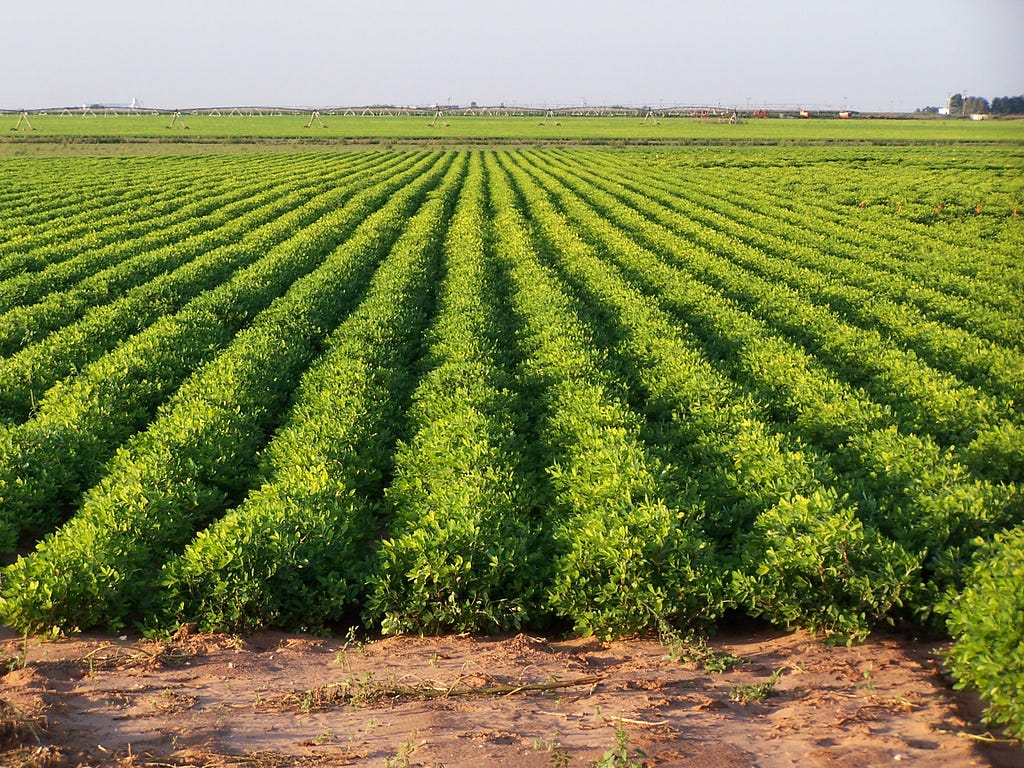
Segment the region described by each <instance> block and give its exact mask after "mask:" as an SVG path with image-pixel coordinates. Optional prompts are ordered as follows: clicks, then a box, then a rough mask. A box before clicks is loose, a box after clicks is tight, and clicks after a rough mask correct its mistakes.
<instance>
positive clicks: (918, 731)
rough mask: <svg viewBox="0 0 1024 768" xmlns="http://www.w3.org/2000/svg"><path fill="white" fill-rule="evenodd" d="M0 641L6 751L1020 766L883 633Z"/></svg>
mask: <svg viewBox="0 0 1024 768" xmlns="http://www.w3.org/2000/svg"><path fill="white" fill-rule="evenodd" d="M0 640H2V642H0V648H2V649H3V650H4V652H5V653H6V654H7V656H6V657H5V656H3V655H0V659H2V660H4V661H5V666H4V667H3V668H2V669H0V673H3V672H4V671H6V670H7V669H8V668H9V667H12V666H13V667H15V668H14V669H13V671H10V672H7V674H6V675H4V676H3V678H2V679H0V702H2V705H0V716H2V717H0V723H2V726H0V764H3V765H24V766H86V765H88V766H152V767H153V768H156V767H157V766H186V765H187V766H200V765H202V766H239V767H241V766H246V767H252V768H263V767H266V768H270V767H275V768H276V767H278V766H282V767H283V766H328V765H329V766H335V765H371V766H372V765H379V766H389V767H390V768H400V767H401V766H429V767H430V768H437V766H447V768H486V767H487V766H495V767H496V768H511V767H512V766H517V767H518V766H524V767H526V768H529V767H530V766H565V765H568V766H589V765H591V764H592V763H593V762H594V761H596V760H599V759H600V758H601V757H602V756H603V755H604V754H605V753H606V752H607V751H608V750H610V749H612V748H613V747H615V746H616V731H617V729H621V732H622V733H624V734H625V736H626V738H628V743H627V745H626V751H627V753H628V756H629V758H630V760H631V761H632V762H633V764H635V765H644V766H685V767H686V768H755V766H756V767H757V768H781V767H782V766H821V767H822V768H826V767H827V768H838V767H839V766H843V767H844V768H869V767H873V766H889V765H892V766H945V767H948V768H968V767H969V766H970V767H972V768H974V767H977V766H987V765H997V766H1006V767H1007V768H1020V767H1021V766H1024V751H1022V750H1021V748H1020V746H1019V745H1000V744H989V743H986V742H984V741H981V740H979V738H977V737H979V736H982V735H983V734H984V733H985V729H984V728H982V727H980V726H979V724H978V722H977V711H978V710H977V704H976V702H975V701H973V700H972V699H971V697H970V696H967V695H964V694H960V693H957V692H955V691H953V690H952V689H951V688H950V686H949V681H948V680H947V679H946V678H945V677H943V675H942V674H941V672H940V668H939V664H938V662H937V661H936V656H935V654H934V647H933V645H925V646H922V645H921V644H912V643H909V642H906V641H903V640H901V639H898V638H893V637H888V636H877V637H874V638H872V639H871V640H870V641H869V642H867V643H864V644H861V645H856V646H854V647H851V648H846V647H838V648H835V647H828V646H825V645H823V644H821V643H820V642H818V641H816V640H815V639H813V638H811V637H810V636H808V635H806V634H802V633H796V634H778V633H771V632H763V631H761V632H758V633H756V634H749V635H747V634H732V635H729V636H723V637H720V638H718V639H716V640H714V641H713V642H712V643H711V648H712V649H713V650H714V651H715V652H717V653H719V654H721V653H729V654H733V655H735V656H740V657H743V658H744V659H745V660H746V661H744V662H743V663H742V664H740V665H739V666H736V667H734V668H733V669H731V670H730V671H727V672H719V673H710V672H708V671H706V670H705V669H704V668H703V667H702V666H701V665H700V664H698V663H695V662H679V661H673V660H672V659H670V658H667V649H666V647H665V646H663V645H660V644H659V643H657V642H655V641H653V640H649V641H648V640H639V641H629V642H615V643H601V642H598V641H596V640H592V639H574V640H558V641H555V640H545V639H543V638H536V637H529V636H525V635H518V636H515V637H506V638H475V637H464V636H459V637H441V638H393V639H385V640H380V641H376V642H371V643H367V644H354V643H346V642H345V641H344V640H341V639H321V638H314V637H309V636H294V635H283V634H270V633H265V634H259V635H254V636H250V637H245V638H230V637H224V636H209V635H190V634H188V633H187V632H183V633H180V634H179V636H178V637H177V638H176V639H175V640H174V641H173V642H170V643H148V642H141V641H137V640H131V639H128V638H97V637H79V638H74V639H70V640H60V641H51V642H45V641H39V640H32V641H29V642H28V643H27V644H25V643H22V641H20V640H17V639H14V638H11V637H10V635H9V634H8V635H5V636H2V637H0ZM12 656H13V657H15V658H14V659H13V660H12V659H11V657H12ZM779 670H781V672H779ZM773 672H777V673H778V674H777V675H776V682H775V685H774V688H773V689H772V690H771V692H770V695H768V696H766V697H765V698H764V699H763V700H761V701H748V702H747V703H743V702H741V701H737V700H735V699H736V698H737V696H738V694H739V692H741V691H742V690H744V689H741V688H738V687H737V686H757V685H759V684H764V683H767V682H768V681H769V680H770V678H771V675H772V673H773ZM531 687H532V688H533V689H531ZM541 687H547V688H548V689H547V690H536V688H541ZM510 688H511V690H509V689H510ZM746 690H748V692H750V689H746ZM640 751H642V752H643V753H645V755H646V757H642V756H641V755H640ZM620 764H621V763H620Z"/></svg>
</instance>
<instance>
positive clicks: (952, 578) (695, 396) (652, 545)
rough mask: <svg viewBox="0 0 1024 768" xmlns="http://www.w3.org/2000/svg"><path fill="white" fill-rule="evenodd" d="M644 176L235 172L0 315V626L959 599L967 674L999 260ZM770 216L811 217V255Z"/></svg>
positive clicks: (911, 608)
mask: <svg viewBox="0 0 1024 768" xmlns="http://www.w3.org/2000/svg"><path fill="white" fill-rule="evenodd" d="M659 156H660V154H659V153H653V152H652V153H617V152H595V151H586V152H582V151H581V152H537V151H532V152H497V151H495V152H491V151H488V152H447V153H429V154H428V153H392V152H382V153H367V154H364V153H353V154H351V155H345V156H342V158H337V159H334V160H328V159H326V157H327V156H323V157H310V156H301V157H300V158H298V159H296V160H295V161H294V164H292V165H288V164H284V165H272V167H273V168H274V171H273V172H268V173H267V174H266V175H265V176H261V175H260V173H259V165H258V164H259V162H261V161H262V159H263V158H261V157H259V156H256V157H253V158H251V159H250V160H249V163H251V164H252V165H246V164H244V163H243V164H242V165H241V168H243V169H245V171H246V172H245V174H244V179H246V180H247V181H245V182H244V183H243V184H242V186H243V187H244V190H245V193H244V194H240V193H239V190H236V191H235V192H234V193H232V192H231V191H230V190H225V192H224V195H225V196H223V197H216V200H218V201H219V202H218V205H220V206H222V207H221V209H220V210H219V212H217V211H211V212H210V214H209V215H208V216H206V217H202V218H197V219H196V221H197V222H198V223H197V224H196V228H195V229H191V228H189V227H188V226H185V222H179V224H170V223H169V221H170V220H165V219H164V218H162V215H160V214H156V213H154V216H153V218H152V219H151V221H150V224H151V226H152V229H153V230H160V231H162V232H163V233H164V234H163V235H162V236H163V237H166V238H168V241H167V242H163V241H161V240H160V239H159V238H158V237H156V235H155V234H154V237H153V238H152V239H147V237H148V233H149V232H150V230H148V229H147V228H146V226H145V222H138V223H137V225H136V226H135V228H134V229H133V232H135V233H136V235H137V236H138V237H137V238H136V239H133V240H128V241H126V243H124V244H123V247H122V250H121V257H120V259H118V258H116V257H115V255H114V251H115V250H116V249H115V248H114V246H111V247H110V253H109V254H107V255H106V256H104V258H108V257H109V259H110V262H109V263H106V264H102V263H98V264H97V265H96V268H95V269H93V268H92V267H89V268H86V267H85V266H83V267H82V269H81V272H80V274H79V273H76V274H75V275H71V273H69V274H68V277H67V278H66V279H63V280H57V281H55V282H53V283H52V284H47V283H44V282H39V283H38V286H39V287H38V288H37V289H35V290H37V291H38V295H34V296H32V297H31V298H28V299H26V301H25V302H24V303H23V304H21V305H19V307H18V308H14V309H11V310H10V311H9V312H7V313H6V314H4V315H0V317H3V318H4V319H5V320H7V321H9V322H10V323H14V322H15V320H16V319H17V322H19V323H22V325H20V326H18V327H19V328H21V329H22V330H21V332H20V333H14V332H10V333H9V334H8V335H7V336H2V335H0V338H3V339H6V340H7V343H9V344H10V346H9V347H8V348H6V349H8V350H9V351H8V353H7V356H6V357H4V358H0V414H2V419H3V420H4V422H3V425H2V426H0V548H2V549H3V551H4V552H5V553H7V556H8V557H10V558H11V559H12V560H13V562H12V564H11V565H9V566H8V567H7V568H6V569H5V570H4V571H3V572H2V574H0V615H2V616H3V619H4V621H5V622H7V623H8V624H10V625H12V626H13V627H15V628H17V629H20V630H40V631H42V630H48V629H56V630H59V631H74V630H80V629H86V628H90V627H97V626H100V627H107V628H120V627H123V626H126V625H131V624H136V625H141V626H147V627H151V628H156V627H168V626H174V625H176V624H178V623H180V622H185V621H198V622H199V623H200V624H201V626H202V627H203V628H204V629H211V630H240V629H251V628H255V627H260V626H266V625H274V626H281V627H287V628H305V629H316V630H320V629H325V628H331V627H334V626H336V625H339V624H344V623H346V622H350V621H353V620H358V621H361V622H362V623H364V624H365V625H367V626H370V627H373V628H375V629H379V630H382V631H384V632H387V633H396V632H443V631H449V630H454V631H506V630H515V629H519V628H523V627H533V626H544V625H550V624H551V623H552V622H559V623H563V624H569V625H572V626H574V627H575V628H576V629H577V630H578V631H580V632H589V633H597V634H600V635H602V636H613V635H618V634H633V633H638V632H643V631H645V630H647V629H649V628H651V627H664V626H666V625H669V624H671V625H676V626H680V627H683V626H690V625H706V624H709V623H713V622H714V621H715V620H716V619H718V618H719V617H720V616H722V615H723V613H724V612H726V611H731V610H737V609H738V610H742V611H744V612H746V613H747V614H748V615H751V616H762V617H765V618H767V619H768V620H770V621H772V622H773V623H776V624H779V625H782V626H805V627H811V628H813V629H814V630H816V631H818V632H821V633H823V634H827V635H837V636H840V637H861V636H863V635H864V634H866V633H867V632H868V631H870V630H871V629H873V628H874V627H877V626H880V625H884V624H886V623H894V622H897V621H912V622H918V623H919V624H928V625H935V624H936V623H938V622H941V621H944V620H945V617H946V616H950V617H952V618H951V619H950V621H951V624H950V626H951V628H955V631H956V632H957V633H958V634H961V635H963V636H964V637H965V638H966V639H965V641H964V646H963V658H964V659H965V660H964V661H963V662H961V663H962V665H964V666H963V669H964V670H967V669H968V668H970V669H971V670H975V669H976V667H977V664H974V663H973V662H970V661H967V659H968V658H969V656H970V653H974V652H975V651H973V650H971V648H975V649H976V647H977V646H979V644H980V643H982V642H983V641H981V640H976V639H972V638H977V637H980V636H983V635H982V634H979V633H980V632H981V629H983V628H981V627H978V626H975V625H973V624H971V622H970V621H969V620H968V619H966V618H964V611H965V610H969V609H968V608H965V606H970V605H972V604H973V603H972V601H977V600H990V601H994V602H998V601H999V600H1000V599H1001V598H1000V597H998V596H997V597H991V596H990V595H988V593H987V592H985V590H990V589H991V588H990V587H989V586H988V582H986V581H985V580H984V578H983V577H982V576H981V575H980V574H982V573H983V571H982V569H983V567H984V566H983V565H982V564H983V563H984V562H985V561H986V559H991V560H992V562H994V563H995V564H996V565H997V566H998V567H999V568H1001V569H1003V570H1006V569H1007V568H1010V566H1007V565H1006V558H1011V559H1012V558H1013V557H1014V556H1015V554H1014V553H1016V552H1018V550H1019V537H1015V536H1016V535H1011V534H1009V533H1006V532H1008V531H1011V530H1013V529H1014V528H1015V527H1018V526H1019V525H1020V524H1021V522H1022V521H1024V498H1022V494H1021V489H1020V482H1021V477H1022V476H1021V470H1022V465H1024V448H1022V445H1024V441H1022V440H1021V436H1022V432H1024V424H1022V421H1021V417H1020V407H1021V395H1022V394H1024V390H1022V388H1021V383H1020V378H1019V375H1017V374H1018V372H1019V370H1020V369H1021V367H1022V362H1024V361H1022V358H1021V348H1020V346H1019V345H1018V344H1017V343H1016V341H1015V340H1016V339H1020V338H1022V329H1021V320H1020V318H1019V317H1017V318H1016V319H1014V317H1013V315H1012V312H1013V308H1014V306H1015V304H1014V299H1013V297H1012V296H1010V295H1009V293H1008V292H1007V291H996V290H994V291H992V292H991V293H990V294H988V295H986V292H985V291H984V285H985V283H986V281H988V280H990V279H991V276H992V275H993V274H995V272H996V270H995V269H994V268H992V267H991V265H992V264H997V263H1002V261H1001V260H1002V259H1003V248H1002V246H999V247H994V248H993V249H992V257H991V258H992V260H993V261H992V262H991V263H989V265H988V266H986V267H985V268H979V269H977V270H975V271H974V273H973V274H971V273H970V272H969V271H968V270H964V269H961V268H955V269H954V268H953V266H952V265H953V263H954V262H955V259H954V258H953V256H949V255H948V253H949V251H950V247H949V246H950V244H951V243H952V242H953V236H954V234H955V230H954V229H952V228H950V227H946V226H942V231H941V238H939V239H938V241H937V242H936V243H934V244H931V245H929V244H927V243H926V242H925V235H926V233H927V229H926V228H927V226H930V225H929V224H927V223H925V222H921V221H910V222H902V223H901V222H900V221H895V222H893V221H885V220H883V219H878V220H865V221H861V222H860V223H859V224H856V225H854V224H850V223H848V222H843V221H842V219H841V217H840V216H839V213H841V212H842V204H841V203H836V202H834V201H829V200H823V199H821V198H822V192H821V190H814V191H812V192H806V193H804V194H803V195H802V196H800V195H797V190H798V187H797V186H790V187H789V190H790V193H791V196H797V198H798V199H797V200H795V201H792V200H789V199H788V198H786V197H785V196H784V195H778V194H775V193H772V192H770V191H765V190H762V189H759V188H756V187H752V188H750V189H748V190H747V191H746V193H745V194H746V196H747V197H749V199H750V201H751V202H750V203H749V204H748V205H744V204H742V198H743V194H744V192H743V190H742V188H741V187H739V186H737V185H738V181H737V179H739V178H741V175H740V174H738V173H737V172H735V171H733V172H732V173H731V175H730V176H729V179H730V184H728V185H716V184H714V183H713V182H711V181H709V180H707V179H704V178H701V177H700V175H699V174H697V173H696V170H695V169H692V168H691V169H688V171H692V172H693V173H694V174H695V175H694V178H693V179H692V183H691V182H688V181H686V180H679V179H675V178H673V177H672V175H671V174H670V173H668V172H667V171H665V170H663V169H662V170H659V168H660V166H658V165H657V158H658V157H659ZM642 161H649V162H651V163H652V164H653V166H654V167H652V168H650V169H645V167H644V164H643V162H642ZM755 178H761V176H760V175H759V174H755ZM922 183H923V182H922ZM193 202H194V203H195V204H196V205H201V204H202V198H201V197H197V198H196V199H195V200H194V201H193ZM186 207H187V206H186ZM186 207H183V208H182V209H181V210H185V208H186ZM847 207H849V206H847ZM103 208H104V210H105V204H104V206H103ZM195 210H196V211H198V210H199V209H195ZM852 210H853V212H854V215H858V213H857V211H858V210H859V209H856V208H853V209H852ZM794 211H817V212H818V214H815V216H813V217H811V218H812V219H813V220H809V221H808V223H807V225H806V231H807V232H808V233H809V234H808V237H807V238H805V239H803V240H801V238H800V237H799V234H800V231H801V230H800V227H799V219H798V216H797V214H795V213H794ZM819 214H820V215H819ZM808 215H809V214H808ZM179 226H180V227H181V228H180V229H177V228H176V227H179ZM977 226H978V225H976V224H972V225H971V227H970V228H969V231H970V232H972V233H975V234H976V233H977V231H978V230H977ZM998 226H999V229H998V230H997V231H995V232H994V233H992V234H993V239H994V241H996V242H999V243H1002V242H1003V241H1005V240H1007V239H1008V238H1012V236H1013V232H1014V231H1015V230H1014V228H1015V227H1017V226H1018V225H1017V224H1016V223H1015V222H1014V221H1012V220H1009V219H1007V220H1006V221H1004V222H1002V223H1001V224H999V225H998ZM886 227H895V228H897V229H899V230H900V232H899V236H898V238H896V241H897V242H898V243H899V244H900V248H903V249H907V250H908V253H907V254H905V255H897V254H895V253H893V254H890V256H889V257H886V260H884V263H883V261H882V260H880V259H878V258H871V257H869V256H867V255H865V254H863V253H862V249H861V246H857V242H858V240H857V237H858V234H857V233H858V232H862V231H863V232H864V237H865V238H866V241H867V242H881V241H882V240H883V239H884V233H885V231H886ZM1007 233H1009V234H1007ZM819 235H822V236H827V237H824V239H822V237H819ZM133 244H135V245H133ZM136 246H138V247H136ZM978 248H979V249H980V248H981V246H978ZM928 249H932V251H934V252H935V253H939V254H942V255H941V258H942V259H946V258H947V257H948V259H949V263H948V265H947V266H948V267H949V268H948V269H947V267H942V269H943V274H944V277H943V283H942V286H943V290H941V291H938V290H935V289H934V288H931V287H930V286H929V285H927V282H926V281H925V280H924V279H923V275H924V274H925V273H924V272H923V271H922V270H923V269H924V265H925V264H926V263H927V254H924V255H922V252H924V251H928ZM97 250H98V251H103V250H104V248H99V249H97ZM932 251H929V252H932ZM979 252H980V251H979ZM12 255H13V254H12ZM86 258H87V254H86V253H85V252H83V253H82V254H79V255H77V256H72V257H70V259H68V260H62V261H61V260H59V261H55V262H54V263H53V265H52V266H47V267H43V268H41V269H38V270H36V271H33V272H26V273H25V277H24V278H23V279H24V280H25V285H35V284H36V283H34V282H32V281H36V280H38V281H44V280H45V279H46V278H45V276H46V275H47V274H59V273H58V272H57V270H59V269H63V268H64V267H63V266H62V265H65V264H72V263H81V264H83V265H85V264H86V263H87V262H86V261H81V262H76V260H79V259H86ZM937 258H939V257H937ZM901 264H904V265H905V267H906V268H905V269H904V270H903V271H900V270H901V267H900V265H901ZM76 269H77V268H76ZM1012 269H1016V270H1018V271H1019V266H1017V267H1015V268H1011V277H1010V278H1009V280H1010V281H1013V280H1016V279H1018V277H1019V276H1018V275H1016V273H1013V272H1012ZM890 277H891V279H890ZM12 279H17V278H12ZM12 284H13V283H12ZM0 285H2V283H0ZM19 336H20V337H21V338H20V339H19V338H18V337H19ZM33 547H34V549H33ZM18 555H20V556H18ZM972 563H973V565H972ZM1011 570H1012V569H1011ZM1011 608H1012V606H1011ZM998 610H1000V611H1002V610H1004V607H1003V605H1002V603H1000V606H999V608H998ZM972 643H973V646H972ZM961 674H962V676H963V678H964V679H965V680H966V679H974V680H976V683H975V684H977V685H979V686H982V685H986V684H987V683H985V682H984V681H985V680H986V679H987V678H984V677H983V675H981V672H980V671H979V672H978V675H977V676H976V677H975V678H971V677H970V675H971V674H972V673H971V672H970V671H963V672H962V673H961ZM993 695H996V694H993Z"/></svg>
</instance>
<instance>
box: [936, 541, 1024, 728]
mask: <svg viewBox="0 0 1024 768" xmlns="http://www.w3.org/2000/svg"><path fill="white" fill-rule="evenodd" d="M948 628H949V632H950V634H951V635H952V636H953V638H954V639H955V641H956V642H955V644H954V645H953V648H952V649H951V650H950V652H949V654H948V656H947V658H946V663H947V664H948V665H949V668H950V670H951V671H952V673H953V676H954V677H955V678H956V680H957V682H956V687H957V688H958V689H964V688H968V687H970V688H976V689H977V690H978V692H979V693H980V694H981V697H982V698H983V699H984V700H985V703H986V705H987V707H986V709H985V719H986V720H987V721H988V722H990V723H993V724H995V725H1001V726H1004V727H1005V728H1006V731H1007V732H1008V733H1009V734H1011V735H1012V736H1015V737H1017V738H1018V739H1022V740H1024V643H1022V642H1021V638H1024V526H1018V527H1016V528H1013V529H1011V530H1008V531H1006V532H1005V533H1000V534H996V536H995V537H994V539H993V541H992V542H991V543H990V544H988V545H985V546H983V547H981V548H980V549H979V550H978V551H977V552H976V553H975V555H974V559H973V563H972V565H971V567H970V569H969V572H968V574H967V577H966V587H965V588H964V590H963V592H962V593H961V594H960V595H959V596H957V597H956V598H955V599H953V600H952V602H951V605H950V610H949V619H948Z"/></svg>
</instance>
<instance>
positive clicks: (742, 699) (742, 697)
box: [729, 667, 786, 704]
mask: <svg viewBox="0 0 1024 768" xmlns="http://www.w3.org/2000/svg"><path fill="white" fill-rule="evenodd" d="M785 670H786V668H785V667H779V668H778V669H776V670H775V671H774V672H772V673H771V675H769V677H768V679H767V680H763V681H761V682H760V683H739V684H737V685H733V686H730V688H729V699H730V700H731V701H738V702H739V703H740V704H750V703H751V702H761V701H764V700H765V699H767V698H768V697H769V696H771V695H772V692H773V691H774V690H775V685H776V683H778V682H779V678H780V677H782V673H783V672H785Z"/></svg>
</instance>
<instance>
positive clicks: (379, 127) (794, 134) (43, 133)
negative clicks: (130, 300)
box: [0, 112, 1024, 145]
mask: <svg viewBox="0 0 1024 768" xmlns="http://www.w3.org/2000/svg"><path fill="white" fill-rule="evenodd" d="M4 125H6V126H7V128H0V140H2V141H5V142H8V143H10V142H14V143H16V144H17V143H21V144H23V145H24V144H26V143H29V142H46V141H51V140H53V139H63V140H92V141H95V142H102V143H107V144H110V143H120V142H131V141H139V140H154V139H155V140H159V141H162V142H188V143H196V142H209V141H217V142H223V141H224V140H225V139H231V140H234V141H238V140H246V139H249V140H255V139H264V140H267V139H278V140H280V139H301V140H303V141H309V142H325V143H330V142H339V141H346V140H351V141H353V142H355V143H366V142H375V141H377V142H379V141H385V140H393V141H398V140H415V141H436V142H447V141H464V142H480V141H555V142H557V141H574V142H579V141H589V142H594V143H616V142H620V143H630V144H632V143H644V142H669V143H671V142H679V143H707V142H737V143H761V142H788V143H797V144H799V143H808V142H809V143H835V142H838V143H843V142H855V143H861V142H871V143H879V142H892V143H915V142H949V143H957V144H964V143H991V142H1007V141H1016V142H1019V141H1021V139H1022V134H1024V126H1022V125H1021V121H1019V120H991V121H980V122H970V121H967V122H964V121H959V120H954V121H949V120H883V119H869V118H862V119H854V120H835V119H832V120H824V119H812V120H780V119H770V120H763V119H743V120H739V121H737V122H736V123H735V124H734V123H732V122H730V120H729V119H728V117H727V116H711V117H707V118H690V117H659V118H653V117H652V118H643V117H640V116H637V115H631V116H618V117H575V116H571V115H570V116H561V115H559V116H537V115H534V116H528V115H522V116H517V115H512V116H480V115H475V116H473V115H464V114H447V115H441V116H437V117H433V116H426V115H419V116H414V115H394V116H388V115H344V114H330V113H328V112H323V113H322V114H321V118H320V119H319V120H317V119H316V118H312V117H311V116H310V115H303V114H276V115H275V114H267V113H262V114H235V115H232V114H230V113H229V114H223V115H209V114H198V115H194V114H189V113H188V112H185V113H184V114H182V115H181V116H180V117H173V116H170V115H166V114H163V115H160V114H139V115H128V114H104V113H103V112H99V113H98V114H92V113H89V114H86V115H83V114H80V113H79V114H66V115H59V114H52V113H51V114H45V115H31V116H30V123H29V124H25V123H23V122H22V123H20V125H19V115H18V114H16V113H15V114H6V115H0V126H4ZM29 125H31V128H30V127H29Z"/></svg>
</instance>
